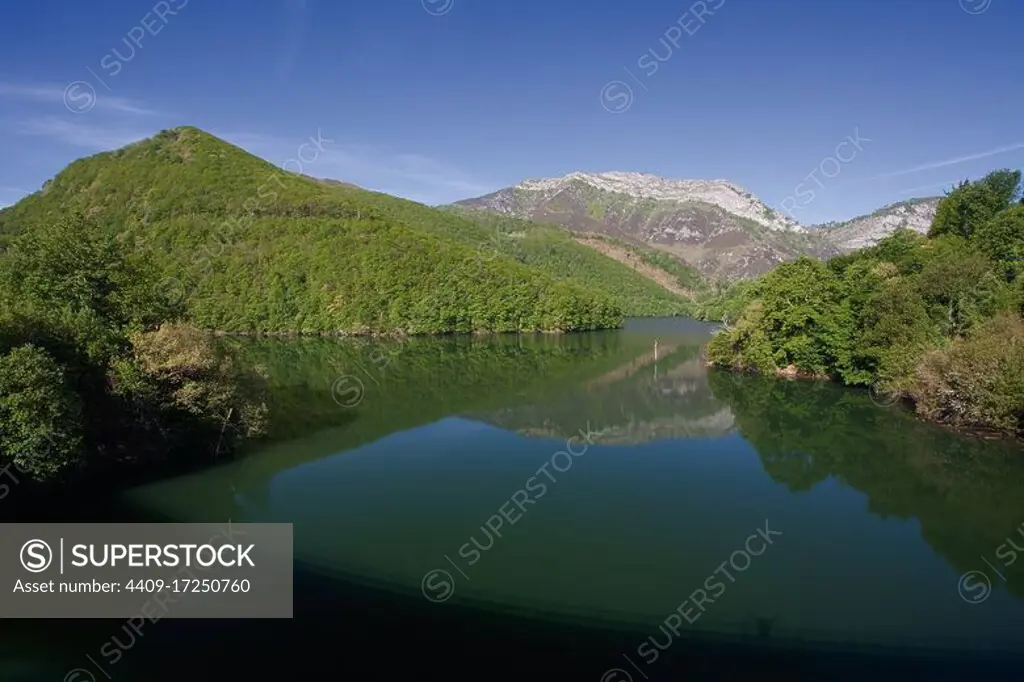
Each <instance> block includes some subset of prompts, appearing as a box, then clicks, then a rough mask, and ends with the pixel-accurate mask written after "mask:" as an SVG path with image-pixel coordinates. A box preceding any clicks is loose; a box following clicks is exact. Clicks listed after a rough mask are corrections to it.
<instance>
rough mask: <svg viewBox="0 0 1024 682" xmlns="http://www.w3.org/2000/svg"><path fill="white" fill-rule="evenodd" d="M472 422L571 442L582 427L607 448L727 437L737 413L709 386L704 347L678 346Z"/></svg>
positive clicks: (490, 413) (685, 344) (697, 345)
mask: <svg viewBox="0 0 1024 682" xmlns="http://www.w3.org/2000/svg"><path fill="white" fill-rule="evenodd" d="M471 416H472V417H473V418H476V419H480V420H481V421H486V422H489V423H492V424H495V425H497V426H501V427H503V428H507V429H510V430H514V431H517V432H519V433H521V434H524V435H527V436H539V437H548V438H567V437H569V436H571V435H573V434H575V433H576V430H577V429H578V428H580V425H581V424H585V423H589V424H590V428H591V429H592V430H595V431H600V432H601V436H600V442H601V443H604V444H613V443H615V444H622V443H642V442H649V441H653V440H663V439H671V438H686V437H692V436H713V435H722V434H724V433H728V432H729V431H730V430H731V429H732V426H733V419H732V414H731V412H730V411H729V409H728V408H727V407H726V406H724V405H723V404H722V403H720V402H718V401H717V400H716V399H715V397H714V395H713V394H712V393H711V390H710V388H709V387H708V384H707V373H706V370H705V369H704V365H703V362H702V361H701V359H700V345H699V343H698V342H696V341H694V342H692V343H674V344H672V345H671V346H670V345H669V344H665V345H663V346H662V347H661V348H660V349H659V359H658V361H657V362H655V361H654V356H653V353H647V354H645V355H642V356H640V357H639V358H636V359H634V360H632V361H631V362H629V363H627V364H626V365H624V366H622V367H618V368H616V369H614V370H612V371H611V372H608V373H607V374H605V375H603V376H601V377H599V378H598V379H596V380H594V381H592V382H590V383H588V384H586V386H585V387H584V391H582V392H576V393H573V394H570V395H567V396H564V397H561V398H560V399H558V400H554V401H547V402H541V403H537V404H530V405H523V406H518V407H511V408H506V409H502V410H497V411H493V412H484V413H480V412H474V413H472V415H471Z"/></svg>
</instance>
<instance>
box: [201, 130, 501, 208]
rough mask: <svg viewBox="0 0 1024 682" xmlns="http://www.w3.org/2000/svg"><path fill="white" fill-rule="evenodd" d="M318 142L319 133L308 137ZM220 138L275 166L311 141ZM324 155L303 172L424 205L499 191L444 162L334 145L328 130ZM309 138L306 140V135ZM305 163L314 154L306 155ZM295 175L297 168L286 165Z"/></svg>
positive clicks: (227, 134)
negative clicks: (316, 139)
mask: <svg viewBox="0 0 1024 682" xmlns="http://www.w3.org/2000/svg"><path fill="white" fill-rule="evenodd" d="M310 132H311V133H313V137H316V134H317V132H318V131H310ZM214 134H215V135H217V136H218V137H220V138H223V139H225V140H227V141H228V142H231V143H232V144H235V145H238V146H239V147H241V148H243V149H245V150H247V151H249V152H250V153H252V154H256V155H257V156H260V157H262V158H264V159H266V160H268V161H270V162H271V163H274V164H276V165H279V166H280V165H282V164H284V163H285V162H286V161H287V160H288V159H294V158H296V157H297V156H298V154H299V146H300V145H302V144H303V143H308V142H309V138H308V137H299V136H295V137H282V136H277V135H266V134H263V133H253V132H242V131H237V132H215V133H214ZM322 134H323V137H324V139H325V144H324V153H323V154H319V155H317V157H316V159H315V160H314V161H312V162H310V163H308V164H303V169H302V170H303V172H304V173H305V174H307V175H311V176H313V177H318V178H330V179H334V180H341V181H342V182H350V183H352V184H355V185H358V186H360V187H365V188H366V189H370V190H374V191H377V192H386V193H388V194H395V195H397V196H402V197H406V198H408V199H413V200H414V201H420V202H423V203H428V204H434V203H445V202H449V201H454V200H456V199H465V198H466V197H471V196H480V195H482V194H487V193H489V192H492V191H494V189H495V187H496V186H495V185H489V184H486V183H481V182H480V181H479V180H478V179H476V178H474V177H473V176H471V175H470V174H468V173H466V172H464V171H463V170H461V169H459V168H457V167H455V166H453V165H451V164H449V163H447V162H445V161H442V160H440V159H435V158H432V157H429V156H425V155H423V154H415V153H394V152H389V151H387V150H384V149H381V148H379V147H375V146H372V145H366V144H343V143H340V142H339V141H337V140H334V141H331V142H326V140H332V137H331V136H332V132H331V131H330V130H329V129H324V130H323V131H322ZM307 135H308V134H307ZM303 153H304V154H305V155H306V156H307V157H308V156H311V155H312V152H311V151H310V150H309V149H307V150H305V151H304V152H303ZM288 169H289V170H295V165H294V162H292V163H290V164H288Z"/></svg>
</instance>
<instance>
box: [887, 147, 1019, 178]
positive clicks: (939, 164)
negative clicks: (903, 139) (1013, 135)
mask: <svg viewBox="0 0 1024 682" xmlns="http://www.w3.org/2000/svg"><path fill="white" fill-rule="evenodd" d="M1018 149H1024V142H1019V143H1017V144H1011V145H1007V146H1005V147H997V148H995V149H990V150H988V151H985V152H978V153H977V154H968V155H966V156H957V157H954V158H952V159H945V160H943V161H935V162H933V163H925V164H921V165H920V166H914V167H913V168H906V169H904V170H899V171H893V172H891V173H882V174H881V175H876V176H874V177H873V178H871V179H872V180H881V179H882V178H895V177H898V176H900V175H910V174H911V173H920V172H921V171H926V170H934V169H936V168H946V167H947V166H956V165H957V164H961V163H966V162H968V161H976V160H978V159H987V158H988V157H990V156H996V155H998V154H1006V153H1008V152H1013V151H1017V150H1018Z"/></svg>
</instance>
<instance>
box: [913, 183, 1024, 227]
mask: <svg viewBox="0 0 1024 682" xmlns="http://www.w3.org/2000/svg"><path fill="white" fill-rule="evenodd" d="M1020 180H1021V173H1020V171H1019V170H1016V171H1011V170H999V171H993V172H992V173H989V174H988V175H986V176H985V177H984V178H982V179H981V180H978V181H976V182H970V181H967V180H965V181H964V182H962V183H960V184H959V185H957V187H956V188H954V189H953V190H952V191H950V192H949V193H948V194H947V195H946V197H945V198H943V199H942V201H940V202H939V205H938V207H937V208H936V209H935V219H934V220H933V221H932V225H931V229H930V230H929V232H928V236H930V237H938V236H942V235H957V236H960V237H964V238H966V239H970V238H971V237H972V236H973V235H974V234H975V232H977V230H978V229H979V228H981V227H982V226H983V225H984V224H985V223H987V222H989V221H990V220H992V219H993V218H994V217H995V216H996V214H998V213H999V212H1000V211H1003V210H1005V209H1007V208H1009V206H1010V204H1011V203H1013V201H1014V200H1015V199H1016V197H1017V195H1018V193H1019V192H1020Z"/></svg>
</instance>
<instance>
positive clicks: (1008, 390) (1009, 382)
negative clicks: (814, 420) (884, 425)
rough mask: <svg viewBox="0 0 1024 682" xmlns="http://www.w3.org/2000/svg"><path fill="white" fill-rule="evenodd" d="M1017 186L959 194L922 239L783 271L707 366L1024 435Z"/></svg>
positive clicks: (1005, 182) (749, 303)
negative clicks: (834, 388) (814, 382)
mask: <svg viewBox="0 0 1024 682" xmlns="http://www.w3.org/2000/svg"><path fill="white" fill-rule="evenodd" d="M1020 183H1021V173H1020V171H1009V170H1001V171H995V172H993V173H990V174H989V175H988V176H986V177H985V178H984V179H982V180H980V181H977V182H964V183H961V184H960V185H959V186H958V187H956V188H955V189H953V190H951V191H950V192H949V194H948V195H947V196H946V197H945V198H943V199H942V201H941V202H940V203H939V205H938V207H937V209H936V213H935V218H934V220H933V222H932V225H931V228H930V230H929V232H928V234H927V236H924V235H920V234H918V233H916V232H914V231H911V230H901V231H899V232H897V233H895V234H893V235H892V236H891V237H889V238H887V239H885V240H883V241H881V242H880V243H879V244H877V245H876V246H874V247H872V248H869V249H866V250H864V251H861V252H858V253H854V254H850V255H846V256H841V257H838V258H833V259H832V260H830V261H829V262H828V263H827V264H826V263H821V262H818V261H814V260H811V259H808V258H803V259H801V260H799V261H797V262H795V263H790V264H785V265H782V266H780V267H779V268H777V269H776V270H774V271H772V272H771V273H769V274H767V275H765V276H764V277H763V278H761V279H760V280H758V281H757V282H755V283H754V284H753V285H752V286H751V287H750V288H749V289H748V290H747V291H745V292H742V299H741V300H742V301H743V303H744V308H743V312H742V315H741V316H740V317H739V319H738V320H735V323H734V325H733V326H731V328H728V329H726V330H724V331H722V332H721V333H719V334H718V335H716V337H715V338H714V339H713V340H712V342H711V343H710V345H709V347H708V358H709V360H710V361H711V362H712V363H714V364H716V365H719V366H722V367H728V368H733V369H741V370H749V371H756V372H761V373H767V374H776V373H777V374H783V375H790V376H793V375H806V376H820V377H831V378H833V379H836V380H838V381H841V382H843V383H845V384H849V385H860V386H869V387H871V388H872V390H873V391H875V392H876V393H877V394H879V395H883V396H888V397H889V399H891V400H893V401H895V400H898V399H906V400H908V401H910V402H912V403H913V404H914V405H915V407H916V410H917V412H918V413H919V414H920V415H922V416H924V417H926V418H928V419H932V420H936V421H941V422H946V423H950V424H954V425H957V426H962V427H983V428H986V429H995V430H998V431H1001V432H1004V433H1007V434H1015V435H1018V436H1020V435H1024V320H1022V318H1021V315H1022V313H1024V205H1022V204H1021V203H1020V193H1021V185H1020Z"/></svg>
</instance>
